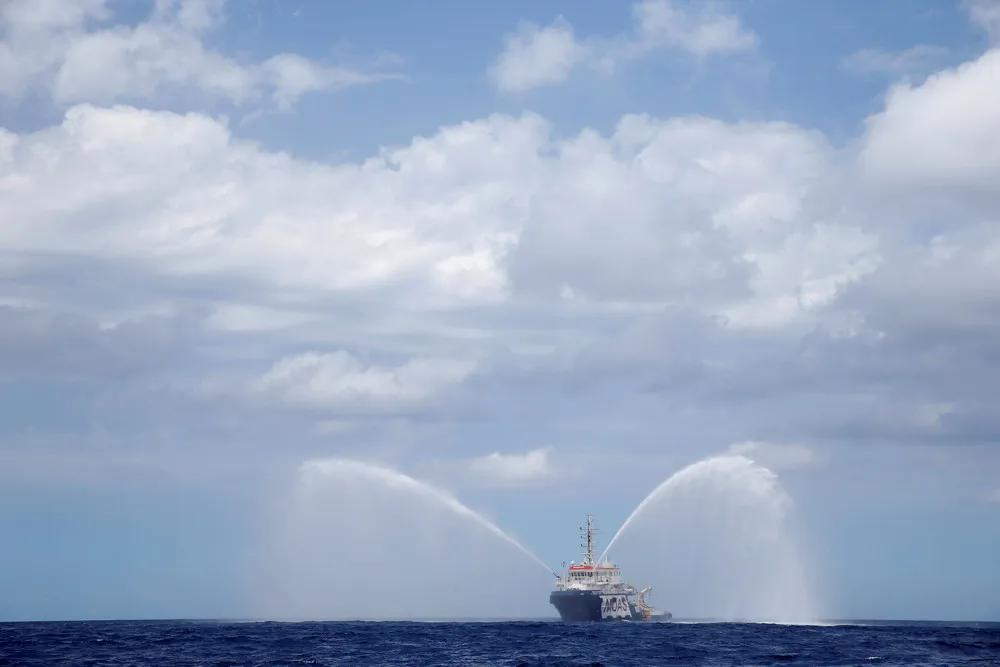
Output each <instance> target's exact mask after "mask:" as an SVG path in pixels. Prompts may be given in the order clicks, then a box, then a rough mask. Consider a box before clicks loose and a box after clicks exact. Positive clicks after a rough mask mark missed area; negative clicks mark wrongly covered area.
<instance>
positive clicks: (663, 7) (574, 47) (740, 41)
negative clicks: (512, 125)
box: [490, 0, 758, 93]
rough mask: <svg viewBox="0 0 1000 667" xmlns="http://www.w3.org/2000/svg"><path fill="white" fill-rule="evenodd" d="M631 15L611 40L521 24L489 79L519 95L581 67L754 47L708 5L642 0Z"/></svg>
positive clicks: (564, 25)
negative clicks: (630, 22)
mask: <svg viewBox="0 0 1000 667" xmlns="http://www.w3.org/2000/svg"><path fill="white" fill-rule="evenodd" d="M632 14H633V18H634V22H635V26H634V28H633V30H632V31H631V32H630V33H628V34H622V35H618V36H615V37H611V38H606V37H596V36H595V37H587V38H583V39H579V38H577V37H576V35H575V33H574V31H573V27H572V25H570V23H569V22H568V21H567V20H566V19H565V18H563V17H559V18H557V19H556V20H555V21H553V22H552V24H550V25H548V26H546V27H544V28H543V27H541V26H539V25H537V24H535V23H532V22H523V23H522V24H521V25H520V26H519V27H518V31H517V32H516V33H513V34H510V35H507V37H506V38H505V40H504V49H503V51H502V52H501V54H500V55H499V56H498V57H497V59H496V61H495V62H494V63H493V65H492V66H491V68H490V75H491V77H492V78H493V81H494V83H495V85H496V86H497V88H498V89H500V90H501V91H503V92H508V93H523V92H526V91H528V90H532V89H534V88H539V87H543V86H551V85H556V84H560V83H563V82H564V81H566V80H567V79H569V77H570V75H571V74H572V72H573V70H574V69H576V68H577V67H578V66H580V65H583V64H589V65H590V66H591V67H593V68H595V69H597V70H599V71H603V72H609V71H613V70H614V69H615V68H617V67H619V66H620V65H621V64H623V63H626V62H629V61H633V60H638V59H641V58H646V57H649V56H652V55H654V54H657V53H661V52H666V51H677V52H680V53H684V54H687V55H689V56H692V57H694V58H698V59H704V58H707V57H709V56H722V55H732V54H736V53H743V52H747V51H753V50H755V49H756V47H757V44H758V38H757V35H756V34H754V33H753V32H752V31H750V30H748V29H747V28H746V27H744V26H743V24H742V22H741V21H740V18H739V17H738V16H736V15H735V14H731V13H728V12H725V11H723V10H722V9H720V7H719V6H718V5H716V4H714V3H712V4H704V5H698V6H694V5H687V6H683V7H681V6H678V5H677V4H676V3H674V2H672V1H671V0H644V1H643V2H639V3H636V4H635V5H633V6H632Z"/></svg>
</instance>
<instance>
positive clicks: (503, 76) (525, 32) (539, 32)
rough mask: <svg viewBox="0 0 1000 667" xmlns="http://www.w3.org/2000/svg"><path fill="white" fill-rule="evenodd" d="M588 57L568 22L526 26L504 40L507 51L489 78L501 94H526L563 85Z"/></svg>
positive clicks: (501, 55)
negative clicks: (575, 68)
mask: <svg viewBox="0 0 1000 667" xmlns="http://www.w3.org/2000/svg"><path fill="white" fill-rule="evenodd" d="M586 55H587V49H586V47H584V46H583V45H581V44H580V43H578V42H577V40H576V37H575V36H574V34H573V27H572V26H571V25H569V23H567V22H566V21H565V20H562V19H558V20H556V21H555V22H554V23H553V24H552V25H550V26H547V27H545V28H541V27H539V26H538V25H537V24H534V23H531V22H524V23H522V24H521V25H520V26H519V27H518V31H517V32H516V33H514V34H511V35H507V37H506V38H505V39H504V50H503V52H502V53H501V54H500V56H499V57H498V58H497V60H496V62H495V63H494V64H493V66H492V68H491V71H490V74H491V75H492V76H493V78H494V81H495V83H496V85H497V87H498V88H499V89H500V90H503V91H507V92H514V93H518V92H524V91H526V90H531V89H533V88H538V87H540V86H548V85H553V84H558V83H562V82H563V81H565V80H566V79H568V78H569V76H570V74H571V72H572V71H573V68H574V67H576V66H577V64H579V63H580V61H581V60H582V59H583V58H584V57H586Z"/></svg>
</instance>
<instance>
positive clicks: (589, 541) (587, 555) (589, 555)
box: [580, 514, 600, 565]
mask: <svg viewBox="0 0 1000 667" xmlns="http://www.w3.org/2000/svg"><path fill="white" fill-rule="evenodd" d="M580 531H581V535H580V537H581V538H582V539H585V540H586V542H584V543H583V544H581V545H580V546H581V547H583V548H584V549H585V551H584V552H583V564H584V565H593V564H594V547H595V546H597V539H596V538H595V536H596V535H597V533H599V532H600V531H599V530H597V529H596V528H594V517H593V516H592V515H590V514H588V515H587V527H586V528H583V526H581V527H580ZM584 531H586V532H584Z"/></svg>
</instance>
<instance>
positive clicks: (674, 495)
mask: <svg viewBox="0 0 1000 667" xmlns="http://www.w3.org/2000/svg"><path fill="white" fill-rule="evenodd" d="M793 510H794V507H793V503H792V500H791V498H790V497H789V496H788V494H787V493H785V491H784V490H783V489H782V487H781V486H780V484H779V483H778V479H777V476H776V475H775V474H774V473H773V472H771V471H770V470H768V469H767V468H764V467H762V466H760V465H758V464H756V463H754V462H753V461H752V460H750V459H748V458H746V457H744V456H718V457H713V458H709V459H705V460H702V461H699V462H697V463H694V464H692V465H690V466H688V467H687V468H684V469H683V470H680V471H679V472H677V473H675V474H674V475H672V476H671V477H669V478H668V479H667V480H666V481H664V482H663V483H662V484H661V485H660V486H658V487H657V488H656V489H654V490H653V492H652V493H650V494H649V495H648V496H647V497H646V498H645V499H644V500H643V501H642V502H641V503H640V504H639V506H638V507H636V509H635V511H634V512H633V513H632V515H631V516H629V518H628V519H626V521H625V522H624V523H623V524H622V527H621V528H620V529H619V530H618V533H617V534H616V535H615V536H614V537H613V538H612V540H611V542H609V543H608V546H607V548H606V549H605V551H606V553H607V554H608V556H609V557H610V558H611V560H613V561H615V562H618V563H619V564H620V565H621V566H622V568H623V571H624V573H625V574H626V576H627V577H628V579H629V581H630V582H631V583H632V584H633V585H635V586H637V587H643V586H647V585H652V586H653V587H654V588H653V597H652V600H653V602H654V605H656V606H658V607H661V608H665V609H667V610H669V611H672V612H673V613H674V614H675V615H676V616H680V617H689V618H690V617H702V618H715V619H725V620H736V619H741V620H750V621H777V622H785V623H809V622H814V621H816V620H817V619H818V617H819V613H820V610H819V609H817V607H816V600H815V599H814V594H813V591H812V590H811V587H810V585H809V576H808V573H807V572H806V571H805V569H804V567H803V563H802V559H801V556H800V550H799V549H800V547H799V545H798V544H797V543H796V539H795V534H794V531H793V529H792V524H791V521H792V518H793V517H792V513H793Z"/></svg>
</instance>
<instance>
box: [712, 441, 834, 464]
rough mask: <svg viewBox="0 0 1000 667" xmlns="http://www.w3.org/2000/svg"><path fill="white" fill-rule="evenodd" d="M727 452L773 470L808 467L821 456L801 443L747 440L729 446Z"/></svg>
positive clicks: (818, 460)
mask: <svg viewBox="0 0 1000 667" xmlns="http://www.w3.org/2000/svg"><path fill="white" fill-rule="evenodd" d="M728 453H729V454H735V455H741V456H746V457H747V458H749V459H752V460H754V461H756V462H757V463H760V464H761V465H763V466H765V467H767V468H772V469H774V470H781V469H794V468H809V467H813V466H816V465H819V464H820V463H822V461H823V457H822V456H821V455H820V454H818V453H817V452H816V451H815V450H814V449H812V448H810V447H807V446H806V445H802V444H796V443H792V444H781V443H774V442H761V441H757V440H747V441H744V442H737V443H733V444H732V445H730V446H729V449H728Z"/></svg>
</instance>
